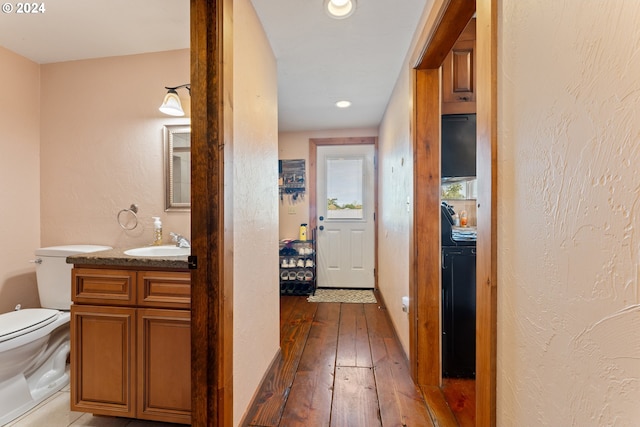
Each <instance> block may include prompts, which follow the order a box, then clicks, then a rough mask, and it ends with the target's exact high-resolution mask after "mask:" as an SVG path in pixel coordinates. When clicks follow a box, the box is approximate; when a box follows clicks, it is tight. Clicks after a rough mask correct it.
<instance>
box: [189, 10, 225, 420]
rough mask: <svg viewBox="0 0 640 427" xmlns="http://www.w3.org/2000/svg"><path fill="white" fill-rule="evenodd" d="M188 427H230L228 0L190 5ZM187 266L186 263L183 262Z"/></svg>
mask: <svg viewBox="0 0 640 427" xmlns="http://www.w3.org/2000/svg"><path fill="white" fill-rule="evenodd" d="M190 7H191V11H190V15H191V18H190V19H191V88H192V90H191V253H192V255H194V256H196V257H197V268H196V269H194V270H192V273H191V367H192V369H191V411H192V413H191V424H192V425H194V426H230V425H233V221H232V220H233V217H232V212H231V208H232V203H231V200H230V198H231V194H232V191H233V189H232V187H231V186H232V183H233V179H232V178H233V175H232V174H233V169H232V168H231V167H227V168H225V167H224V166H225V164H227V165H229V164H231V165H232V164H233V150H232V143H233V109H232V106H231V104H230V103H229V102H227V101H226V100H230V99H233V93H232V89H233V69H232V67H233V58H232V56H233V49H232V34H233V33H232V30H233V25H232V24H233V19H232V14H233V0H191V4H190ZM190 261H191V259H190Z"/></svg>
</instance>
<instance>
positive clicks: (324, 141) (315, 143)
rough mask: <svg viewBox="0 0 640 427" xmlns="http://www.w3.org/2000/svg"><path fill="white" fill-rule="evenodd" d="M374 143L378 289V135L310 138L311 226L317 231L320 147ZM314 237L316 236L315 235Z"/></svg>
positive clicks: (374, 199) (374, 253) (376, 274)
mask: <svg viewBox="0 0 640 427" xmlns="http://www.w3.org/2000/svg"><path fill="white" fill-rule="evenodd" d="M361 144H366V145H373V147H374V153H373V203H374V207H373V208H374V226H373V230H374V231H373V232H374V236H373V242H374V243H373V245H374V252H373V283H374V287H375V289H378V137H377V136H363V137H345V138H310V139H309V178H308V182H309V228H310V229H311V230H313V233H314V234H315V233H317V231H316V227H317V226H318V207H317V204H316V195H317V194H318V189H317V182H316V181H317V179H316V177H317V173H318V147H319V146H321V145H361ZM314 238H316V236H315V235H314Z"/></svg>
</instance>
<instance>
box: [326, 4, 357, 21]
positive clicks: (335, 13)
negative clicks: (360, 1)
mask: <svg viewBox="0 0 640 427" xmlns="http://www.w3.org/2000/svg"><path fill="white" fill-rule="evenodd" d="M324 10H325V11H326V12H327V13H328V14H329V16H330V17H332V18H334V19H345V18H348V17H350V16H351V15H353V12H355V11H356V0H324Z"/></svg>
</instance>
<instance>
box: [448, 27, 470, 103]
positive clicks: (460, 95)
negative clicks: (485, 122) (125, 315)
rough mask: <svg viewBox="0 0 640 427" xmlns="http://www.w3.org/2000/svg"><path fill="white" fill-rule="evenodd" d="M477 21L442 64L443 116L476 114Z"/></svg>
mask: <svg viewBox="0 0 640 427" xmlns="http://www.w3.org/2000/svg"><path fill="white" fill-rule="evenodd" d="M475 28H476V27H475V19H473V20H472V21H471V22H470V23H469V25H467V28H465V30H464V32H463V33H462V34H461V35H460V38H459V39H458V41H457V42H456V44H455V45H454V46H453V49H451V52H449V54H448V55H447V57H446V58H445V60H444V62H443V63H442V114H474V113H475V112H476V92H475V80H476V79H475V61H476V59H475V44H476V42H475V33H476V31H475Z"/></svg>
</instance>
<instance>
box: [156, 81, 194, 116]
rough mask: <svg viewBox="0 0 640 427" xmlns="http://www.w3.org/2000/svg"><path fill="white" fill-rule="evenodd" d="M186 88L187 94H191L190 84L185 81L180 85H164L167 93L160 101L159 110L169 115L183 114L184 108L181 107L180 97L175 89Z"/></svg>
mask: <svg viewBox="0 0 640 427" xmlns="http://www.w3.org/2000/svg"><path fill="white" fill-rule="evenodd" d="M183 87H184V88H187V90H188V91H189V95H191V84H190V83H186V84H183V85H180V86H175V87H166V86H165V89H167V90H168V92H167V94H166V95H165V96H164V101H162V105H161V106H160V108H159V110H160V111H161V112H163V113H164V114H168V115H170V116H180V117H182V116H184V110H183V109H182V104H181V103H180V97H179V96H178V92H177V89H180V88H183Z"/></svg>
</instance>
